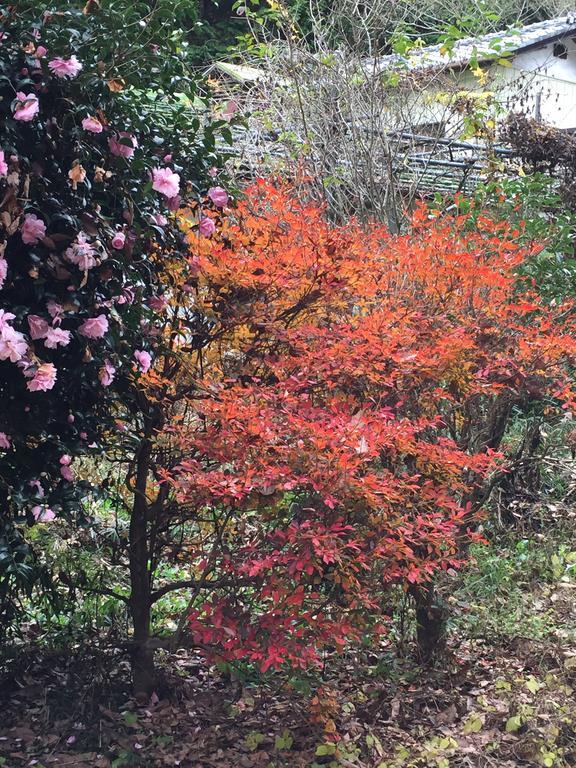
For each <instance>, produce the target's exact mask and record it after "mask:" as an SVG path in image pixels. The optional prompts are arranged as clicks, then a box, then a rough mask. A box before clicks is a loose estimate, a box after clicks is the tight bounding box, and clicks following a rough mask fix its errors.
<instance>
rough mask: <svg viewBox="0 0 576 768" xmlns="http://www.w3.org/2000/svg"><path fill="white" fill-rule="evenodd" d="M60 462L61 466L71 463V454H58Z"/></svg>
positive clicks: (67, 465)
mask: <svg viewBox="0 0 576 768" xmlns="http://www.w3.org/2000/svg"><path fill="white" fill-rule="evenodd" d="M60 464H61V465H62V466H63V467H69V466H70V464H72V456H69V455H68V454H67V453H63V454H62V456H60Z"/></svg>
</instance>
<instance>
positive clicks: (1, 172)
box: [0, 149, 8, 176]
mask: <svg viewBox="0 0 576 768" xmlns="http://www.w3.org/2000/svg"><path fill="white" fill-rule="evenodd" d="M7 174H8V163H7V162H6V160H5V159H4V150H3V149H0V176H6V175H7Z"/></svg>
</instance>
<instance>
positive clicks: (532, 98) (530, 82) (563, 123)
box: [491, 37, 576, 129]
mask: <svg viewBox="0 0 576 768" xmlns="http://www.w3.org/2000/svg"><path fill="white" fill-rule="evenodd" d="M558 42H561V43H562V44H563V45H564V46H565V47H566V49H567V57H566V58H565V59H563V58H559V57H558V56H554V43H548V44H546V45H543V46H541V47H539V48H535V49H533V50H530V51H525V52H522V53H519V54H517V55H516V56H514V58H513V59H512V60H511V64H512V66H511V67H502V66H500V65H497V64H494V65H492V68H491V75H492V76H493V78H494V82H495V83H499V84H500V88H501V90H500V92H499V97H498V98H499V101H500V102H501V103H502V106H503V107H504V109H506V110H514V111H516V112H524V113H526V114H527V115H530V116H531V117H535V118H539V119H540V120H543V121H544V122H545V123H549V124H550V125H553V126H555V127H556V128H563V129H568V128H573V129H576V42H575V40H574V39H573V38H571V37H569V38H564V39H563V40H562V41H558Z"/></svg>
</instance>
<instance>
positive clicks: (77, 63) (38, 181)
mask: <svg viewBox="0 0 576 768" xmlns="http://www.w3.org/2000/svg"><path fill="white" fill-rule="evenodd" d="M179 7H180V5H179V4H175V3H172V2H162V1H161V2H158V3H155V4H154V8H153V9H151V7H150V4H147V3H133V2H112V1H110V2H108V1H107V0H101V1H100V2H92V1H91V0H89V1H88V2H87V3H85V4H84V3H83V4H76V3H69V2H53V3H38V2H19V3H16V4H12V5H5V6H0V392H1V397H0V623H1V624H3V625H6V624H7V623H8V622H9V621H10V620H11V618H12V617H13V611H14V601H13V600H12V596H13V594H14V590H17V589H19V588H22V587H24V588H26V589H28V590H30V589H31V588H32V585H33V584H34V583H35V580H36V579H38V578H42V569H41V568H40V563H39V561H38V560H37V558H36V557H35V555H34V552H33V551H32V550H31V548H30V546H29V544H28V542H27V539H26V530H27V528H28V527H30V526H33V525H35V524H37V523H47V524H48V523H50V522H52V521H53V520H55V519H56V518H61V519H63V520H68V521H69V522H70V523H71V524H73V525H85V524H87V523H88V522H89V520H88V519H87V517H86V513H85V508H84V506H83V504H82V503H81V500H82V498H83V497H84V496H85V495H86V493H87V491H88V490H89V483H88V482H84V481H82V482H80V481H79V480H78V478H77V469H76V467H77V464H78V460H79V458H80V457H82V456H86V455H93V456H96V457H97V456H99V455H102V450H103V446H105V445H110V444H111V443H113V442H114V439H115V435H116V432H117V429H116V425H115V413H116V410H117V408H118V403H124V404H125V405H126V404H128V403H130V402H132V401H133V399H134V397H136V395H135V391H136V390H135V387H136V385H137V382H138V378H139V377H140V376H141V375H142V374H143V373H145V372H146V371H147V370H148V369H149V367H150V365H151V362H152V361H153V359H154V355H155V351H154V350H155V345H156V343H157V342H156V338H157V336H156V333H157V325H158V323H159V322H161V318H162V313H163V310H164V308H165V304H166V299H165V297H164V292H165V291H166V288H167V286H166V284H165V282H164V277H163V274H162V261H161V259H155V260H154V259H151V258H150V254H151V251H152V250H154V253H156V254H162V253H166V254H170V256H171V258H172V259H178V258H182V259H184V256H185V254H186V251H187V245H186V243H185V240H184V238H183V235H182V232H181V231H180V228H179V225H178V222H177V220H176V216H175V211H177V210H178V209H179V208H180V207H181V205H183V203H184V202H185V201H190V200H196V201H201V200H203V199H204V198H205V195H206V192H207V190H208V189H209V188H210V187H212V188H213V190H212V192H211V194H212V196H213V197H215V199H216V200H218V194H219V190H221V189H222V188H221V187H220V186H219V185H218V182H217V181H215V180H214V177H215V176H216V175H217V174H218V172H219V166H220V160H219V157H218V155H217V153H216V151H215V146H216V133H217V131H218V129H219V127H221V126H222V125H223V124H219V123H214V122H210V115H209V111H208V108H207V103H206V102H205V101H203V100H202V98H201V97H202V94H201V92H200V91H199V83H197V81H196V80H197V78H196V76H192V75H191V74H190V71H189V68H188V66H187V55H188V51H187V44H186V37H185V34H184V32H183V31H182V30H179V29H178V12H179ZM120 31H121V34H120ZM214 189H215V190H216V191H214ZM220 194H221V193H220ZM207 202H208V203H209V204H210V205H212V203H210V200H209V199H207ZM202 226H203V228H205V227H206V224H203V225H202Z"/></svg>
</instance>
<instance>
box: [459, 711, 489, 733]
mask: <svg viewBox="0 0 576 768" xmlns="http://www.w3.org/2000/svg"><path fill="white" fill-rule="evenodd" d="M483 725H484V716H483V715H479V714H478V713H476V712H472V714H471V715H470V717H469V718H468V719H467V720H466V722H465V723H464V727H463V728H462V733H478V732H479V731H481V730H482V726H483Z"/></svg>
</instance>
